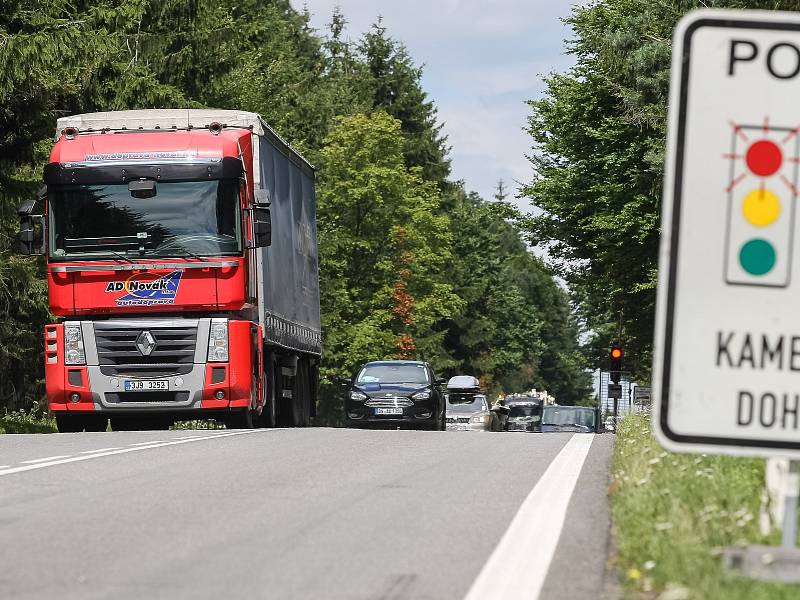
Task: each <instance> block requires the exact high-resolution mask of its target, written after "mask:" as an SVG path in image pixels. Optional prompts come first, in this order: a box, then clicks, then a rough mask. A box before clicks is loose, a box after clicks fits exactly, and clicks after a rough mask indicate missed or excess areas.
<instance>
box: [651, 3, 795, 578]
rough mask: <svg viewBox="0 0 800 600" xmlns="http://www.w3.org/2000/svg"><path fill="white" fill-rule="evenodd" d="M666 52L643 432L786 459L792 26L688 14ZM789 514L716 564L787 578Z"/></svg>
mask: <svg viewBox="0 0 800 600" xmlns="http://www.w3.org/2000/svg"><path fill="white" fill-rule="evenodd" d="M672 47H673V59H672V74H671V76H672V81H671V88H670V103H669V104H670V105H669V127H668V130H669V133H668V140H667V159H666V174H665V181H664V200H663V208H662V224H661V249H660V256H659V285H658V301H657V309H656V315H657V316H656V343H655V348H654V364H653V388H652V391H653V408H654V415H653V425H654V429H655V433H656V436H657V437H658V439H659V441H660V442H661V443H662V444H663V445H664V446H665V447H667V448H669V449H671V450H673V451H679V452H681V451H682V452H708V453H716V454H734V455H751V456H768V457H769V456H784V457H789V458H790V459H792V460H794V461H796V460H798V459H800V316H799V314H798V313H799V312H800V311H799V310H798V306H800V303H798V299H797V298H798V294H799V293H800V273H798V269H800V257H798V256H797V253H798V246H800V244H796V243H795V232H796V230H797V227H798V222H797V221H798V219H797V215H796V213H797V207H796V205H797V202H798V189H799V188H800V182H799V181H798V168H799V167H800V109H799V108H798V107H800V15H798V14H797V13H780V12H772V11H718V10H701V11H695V12H692V13H690V14H689V15H687V16H686V17H684V18H683V19H682V20H681V22H680V23H679V24H678V26H677V28H676V29H675V33H674V38H673V46H672ZM793 287H794V289H793ZM797 468H798V465H797V463H793V464H792V474H793V476H792V477H791V479H792V481H793V486H794V488H793V489H792V490H787V500H789V501H790V502H791V499H792V498H793V499H794V503H795V505H794V506H795V509H796V502H797V493H798V481H797ZM790 513H791V514H792V518H791V519H790V517H789V516H788V515H789V514H790ZM786 514H787V519H786V522H785V529H784V534H785V535H784V546H783V547H782V548H779V549H778V548H767V549H766V550H764V548H765V547H751V548H749V549H746V551H745V552H744V554H742V553H741V552H740V553H739V554H737V553H736V552H733V551H729V553H727V554H726V557H727V558H726V560H727V561H728V563H729V565H730V566H733V567H737V566H738V567H740V568H741V569H743V570H744V571H745V572H747V573H749V574H752V575H754V576H759V577H764V578H771V579H778V580H781V581H790V580H791V581H800V569H798V566H800V553H798V552H797V550H796V549H795V536H796V511H792V510H790V508H789V506H788V505H787V510H786ZM790 538H791V539H790ZM777 550H780V551H781V552H776V551H777ZM731 552H732V553H731ZM748 552H749V553H748ZM766 552H769V556H770V560H766V561H765V556H766V554H765V553H766ZM751 554H752V555H751ZM754 565H755V566H754ZM765 565H771V566H767V567H765ZM787 577H788V579H787Z"/></svg>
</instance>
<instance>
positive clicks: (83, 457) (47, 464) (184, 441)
mask: <svg viewBox="0 0 800 600" xmlns="http://www.w3.org/2000/svg"><path fill="white" fill-rule="evenodd" d="M263 431H269V430H266V429H245V430H242V431H232V432H231V433H226V434H225V435H219V434H218V435H207V436H203V437H193V438H182V439H180V440H174V441H168V442H161V443H154V444H152V445H150V446H133V447H128V448H122V449H121V450H114V451H112V452H98V453H96V454H82V455H80V456H71V457H69V458H64V459H61V460H53V461H51V462H42V463H37V464H33V465H25V466H24V467H13V468H11V469H3V470H0V477H2V476H3V475H13V474H14V473H22V472H24V471H35V470H36V469H44V468H45V467H54V466H56V465H64V464H67V463H73V462H82V461H84V460H92V459H94V458H100V457H101V456H114V455H115V454H127V453H129V452H138V451H140V450H149V449H151V448H162V447H164V446H176V445H178V444H191V443H192V442H199V441H201V440H215V439H218V438H223V437H231V436H234V435H244V434H247V433H258V432H263ZM20 464H24V462H23V463H20Z"/></svg>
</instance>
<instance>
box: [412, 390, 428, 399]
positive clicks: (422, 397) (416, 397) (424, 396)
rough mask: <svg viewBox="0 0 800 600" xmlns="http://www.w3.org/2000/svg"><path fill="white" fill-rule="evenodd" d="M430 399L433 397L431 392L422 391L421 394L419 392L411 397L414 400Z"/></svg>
mask: <svg viewBox="0 0 800 600" xmlns="http://www.w3.org/2000/svg"><path fill="white" fill-rule="evenodd" d="M430 397H431V391H430V390H422V391H421V392H417V393H416V394H412V395H411V398H412V399H413V400H427V399H428V398H430Z"/></svg>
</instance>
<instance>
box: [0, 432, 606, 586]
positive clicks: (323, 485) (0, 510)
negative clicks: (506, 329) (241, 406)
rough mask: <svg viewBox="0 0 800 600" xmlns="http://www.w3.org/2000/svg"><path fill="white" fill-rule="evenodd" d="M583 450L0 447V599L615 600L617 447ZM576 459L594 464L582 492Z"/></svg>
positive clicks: (79, 437)
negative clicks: (531, 584) (526, 591)
mask: <svg viewBox="0 0 800 600" xmlns="http://www.w3.org/2000/svg"><path fill="white" fill-rule="evenodd" d="M575 437H584V440H583V441H582V442H581V441H580V440H575V441H572V438H573V435H572V434H566V433H565V434H541V435H539V434H508V433H496V434H492V433H470V432H416V431H356V430H337V429H299V430H289V429H276V430H255V431H244V432H242V431H232V432H231V431H225V430H221V431H216V432H208V431H170V432H114V433H84V434H54V435H4V436H0V596H2V598H4V599H10V598H35V599H37V600H38V599H43V598H58V599H64V600H66V599H70V598H79V599H81V600H87V599H91V598H115V599H117V598H120V599H127V598H130V599H136V600H139V599H141V598H147V599H152V598H169V599H181V598H187V599H188V598H191V599H192V600H198V599H202V598H214V599H219V598H256V599H261V598H270V599H271V598H278V599H282V598H322V599H331V600H333V599H370V600H371V599H383V600H400V599H406V598H407V599H414V600H416V599H437V600H438V599H449V598H454V599H461V598H465V597H466V596H468V595H471V596H472V597H474V596H476V595H477V596H478V597H485V596H486V592H485V590H486V589H487V588H481V587H480V585H481V583H480V582H479V581H478V579H481V581H482V582H483V584H486V582H489V584H491V585H493V584H494V582H495V581H497V583H498V586H500V587H499V588H498V589H506V590H512V591H513V590H515V589H523V587H524V586H523V585H522V583H521V582H520V584H519V586H518V585H517V579H516V578H521V579H525V578H532V579H534V580H538V583H536V584H535V586H536V587H537V589H539V590H540V592H541V593H540V594H539V598H542V599H546V600H561V599H563V600H567V599H569V600H579V599H581V598H591V599H597V598H612V597H614V589H613V586H611V584H610V581H611V580H612V579H613V578H612V577H610V576H609V573H608V570H607V565H606V563H607V556H608V544H609V514H608V506H607V501H606V489H607V483H608V472H609V461H610V454H611V449H612V446H613V436H612V435H610V434H605V435H598V436H586V434H583V435H581V434H579V435H578V436H575ZM586 437H591V438H592V440H591V444H588V440H586V439H585V438H586ZM577 442H581V444H580V445H581V448H577V445H576V444H577ZM568 446H569V447H570V448H572V449H573V450H575V449H576V448H577V450H578V452H579V453H580V452H583V453H584V454H585V459H581V460H580V461H578V462H575V461H573V463H571V464H572V467H571V468H572V469H573V470H574V479H575V481H574V482H573V483H572V484H570V483H569V482H568V477H569V475H568V472H569V470H570V468H569V467H565V465H566V462H564V461H567V460H571V459H570V458H569V456H567V454H568V451H569V450H570V448H568ZM587 448H588V450H586V449H587ZM573 454H575V453H574V452H573ZM557 457H559V458H557ZM554 460H556V461H557V462H556V465H554V468H553V469H549V471H548V467H549V466H550V464H551V463H552V462H553V461H554ZM545 474H546V475H545ZM543 476H544V477H543ZM570 485H574V491H573V492H571V493H570V491H569V490H570ZM548 494H549V495H548ZM559 494H560V496H562V497H563V498H561V500H559V499H558V498H559ZM547 498H550V500H546V499H547ZM559 503H563V510H562V512H563V513H564V514H563V515H562V517H563V527H556V525H557V524H558V522H559V519H558V515H559V510H560V509H559ZM545 504H546V505H545ZM525 507H527V508H525ZM526 511H527V512H526ZM518 513H519V514H518ZM542 515H546V517H544V518H543V519H542V520H541V523H540V524H539V525H536V524H535V523H537V522H539V521H537V519H539V518H540V517H541V516H542ZM551 517H552V518H551ZM537 528H541V529H542V535H541V537H540V538H538V539H537ZM545 530H548V531H549V530H552V531H550V533H549V534H548V533H547V531H545ZM553 532H554V533H553ZM548 535H550V536H552V535H555V537H554V538H553V548H552V551H546V548H545V550H542V548H544V547H546V546H547V541H546V540H547V537H548ZM532 538H533V542H532V543H533V544H535V545H536V547H535V548H534V549H535V551H536V553H537V554H536V557H535V558H532V559H531V560H530V564H529V568H528V558H527V557H528V556H529V552H530V548H531V546H530V545H528V546H526V544H530V543H531V539H532ZM526 548H528V549H526ZM514 555H515V556H514ZM530 556H533V555H532V554H531V555H530ZM542 556H544V558H541V557H542ZM548 557H550V558H549V559H548ZM505 564H509V565H511V564H516V567H515V568H511V567H509V569H508V571H506V570H505V569H504V567H503V565H505ZM520 567H522V568H520ZM479 575H480V578H479ZM537 578H538V579H537ZM473 588H474V589H473ZM481 590H484V591H481ZM500 596H504V597H508V594H507V593H503V594H498V597H500ZM529 597H530V596H529ZM534 597H535V595H534Z"/></svg>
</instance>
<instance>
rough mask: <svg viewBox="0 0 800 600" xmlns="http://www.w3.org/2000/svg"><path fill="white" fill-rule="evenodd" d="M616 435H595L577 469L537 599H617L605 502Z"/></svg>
mask: <svg viewBox="0 0 800 600" xmlns="http://www.w3.org/2000/svg"><path fill="white" fill-rule="evenodd" d="M614 440H615V436H614V435H612V434H608V433H607V434H603V435H598V436H596V438H595V440H594V443H593V444H592V448H591V451H590V452H589V455H588V456H587V457H586V462H585V463H584V465H583V469H582V470H581V474H580V477H579V478H578V483H577V485H576V486H575V492H574V494H573V496H572V499H571V500H570V503H569V507H568V508H567V516H566V520H565V522H564V527H563V528H562V530H561V537H560V539H559V542H558V547H557V548H556V552H555V555H554V556H553V561H552V563H551V564H550V570H549V572H548V574H547V578H546V579H545V582H544V586H543V587H542V591H541V594H540V596H539V598H540V599H541V600H583V599H586V600H617V599H618V598H620V594H621V592H620V588H619V585H618V582H617V576H616V572H615V571H614V569H613V567H612V566H611V564H610V560H611V557H612V551H611V550H612V535H611V510H610V505H609V498H608V484H609V481H610V473H611V461H612V459H613V450H614Z"/></svg>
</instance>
